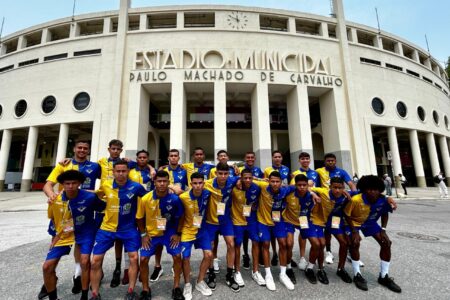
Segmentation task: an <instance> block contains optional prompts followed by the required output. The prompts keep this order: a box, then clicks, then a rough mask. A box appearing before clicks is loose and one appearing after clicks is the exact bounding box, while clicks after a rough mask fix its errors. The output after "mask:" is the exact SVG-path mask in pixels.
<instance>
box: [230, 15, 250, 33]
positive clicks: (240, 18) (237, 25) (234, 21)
mask: <svg viewBox="0 0 450 300" xmlns="http://www.w3.org/2000/svg"><path fill="white" fill-rule="evenodd" d="M227 22H228V26H230V27H231V28H232V29H237V30H240V29H244V28H245V27H247V23H248V18H247V15H246V14H244V13H243V12H241V11H232V12H230V13H229V14H228V16H227Z"/></svg>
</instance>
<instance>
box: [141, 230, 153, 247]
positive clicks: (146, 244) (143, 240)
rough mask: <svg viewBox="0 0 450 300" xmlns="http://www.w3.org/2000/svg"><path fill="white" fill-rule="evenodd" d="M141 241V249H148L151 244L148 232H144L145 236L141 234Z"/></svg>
mask: <svg viewBox="0 0 450 300" xmlns="http://www.w3.org/2000/svg"><path fill="white" fill-rule="evenodd" d="M141 243H142V249H144V250H149V249H150V247H151V246H152V239H151V238H150V237H149V236H148V234H146V235H145V236H143V237H142V238H141Z"/></svg>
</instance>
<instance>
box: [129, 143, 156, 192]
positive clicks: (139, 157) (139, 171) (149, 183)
mask: <svg viewBox="0 0 450 300" xmlns="http://www.w3.org/2000/svg"><path fill="white" fill-rule="evenodd" d="M148 156H149V153H148V151H146V150H144V149H142V150H139V151H138V152H137V153H136V167H134V168H130V172H129V173H128V178H129V179H130V180H131V181H134V182H137V183H139V184H141V185H142V186H143V187H144V188H145V189H146V190H147V191H151V190H153V179H152V175H151V173H150V169H149V167H148Z"/></svg>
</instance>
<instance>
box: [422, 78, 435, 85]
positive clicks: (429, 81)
mask: <svg viewBox="0 0 450 300" xmlns="http://www.w3.org/2000/svg"><path fill="white" fill-rule="evenodd" d="M422 79H423V80H425V81H426V82H428V83H431V84H433V80H431V79H430V78H427V77H425V76H422Z"/></svg>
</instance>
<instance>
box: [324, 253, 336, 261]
mask: <svg viewBox="0 0 450 300" xmlns="http://www.w3.org/2000/svg"><path fill="white" fill-rule="evenodd" d="M333 259H334V256H333V253H331V252H330V251H327V254H326V255H325V262H326V263H327V264H332V263H333Z"/></svg>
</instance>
